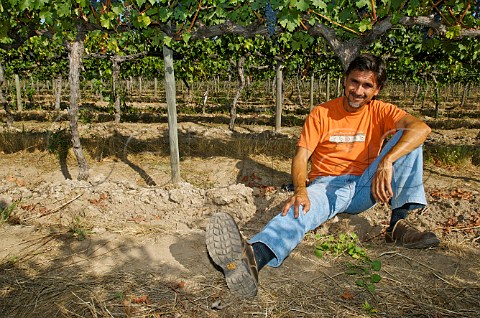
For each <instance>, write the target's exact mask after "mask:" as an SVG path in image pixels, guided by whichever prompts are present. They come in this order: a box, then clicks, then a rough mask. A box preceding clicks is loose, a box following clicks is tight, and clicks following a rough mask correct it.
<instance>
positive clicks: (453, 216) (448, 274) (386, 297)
mask: <svg viewBox="0 0 480 318" xmlns="http://www.w3.org/2000/svg"><path fill="white" fill-rule="evenodd" d="M36 125H37V126H36V127H39V126H38V124H36ZM55 125H56V126H50V127H46V128H45V131H50V133H47V134H46V135H45V136H46V137H45V138H46V139H44V141H45V140H46V141H47V144H48V142H50V141H51V139H52V138H53V137H52V136H53V133H51V132H53V131H58V130H59V129H61V128H65V127H68V126H67V124H66V123H57V124H55ZM16 127H20V128H19V129H18V131H19V132H20V131H21V130H22V129H23V130H25V129H26V130H27V131H28V130H29V129H30V128H29V127H28V126H24V127H23V128H22V126H21V124H18V123H17V124H16ZM270 130H271V128H270V127H265V126H264V127H262V126H246V125H245V126H241V125H239V126H238V128H237V132H236V133H232V132H229V131H228V130H227V129H226V126H225V125H212V124H206V123H192V122H183V123H180V127H179V133H180V140H181V165H180V167H181V174H182V182H181V183H179V184H176V185H172V184H170V182H169V180H170V165H169V158H168V153H167V152H166V151H165V149H168V139H166V138H164V137H165V136H166V134H167V132H166V124H119V125H117V126H114V125H113V124H95V125H93V124H90V125H83V126H82V136H86V137H85V138H87V137H88V136H111V135H115V134H116V135H117V136H118V135H120V136H122V138H119V139H117V141H118V140H120V141H119V142H120V144H121V145H120V146H118V145H112V143H115V142H114V141H110V144H108V142H104V144H103V146H102V147H104V148H102V147H100V146H98V145H97V146H95V147H93V146H92V150H89V151H87V157H88V158H89V169H90V170H89V171H90V178H89V180H88V181H77V180H76V176H77V167H76V162H75V159H74V157H73V154H72V153H71V152H70V153H68V156H67V158H66V162H64V163H63V162H61V160H59V156H58V153H55V152H54V153H50V152H48V151H45V149H43V150H42V149H41V147H39V146H35V147H33V146H32V147H31V148H28V147H26V148H28V149H26V150H22V151H19V152H15V153H3V154H2V155H1V156H0V165H1V167H2V169H1V171H0V205H2V206H1V208H2V210H3V209H5V208H8V207H9V206H12V204H15V208H14V209H13V211H12V214H11V216H10V219H9V220H8V222H5V223H3V224H0V317H368V316H374V317H478V316H479V315H480V314H479V312H480V252H479V246H480V215H479V205H480V204H479V201H480V200H479V198H480V194H479V189H480V187H479V186H480V173H479V172H480V171H479V166H478V165H477V166H475V165H473V164H471V163H466V164H464V165H462V166H455V167H453V166H452V167H447V166H439V165H435V164H434V163H428V164H426V167H425V174H424V177H425V187H426V190H427V193H428V199H429V203H430V204H429V206H428V207H427V208H426V209H423V210H419V211H415V212H413V213H411V214H410V216H409V219H410V220H411V222H412V223H414V224H415V225H416V226H417V227H419V228H422V229H431V230H433V231H434V232H435V233H436V234H437V235H438V236H439V237H440V238H441V240H442V243H441V244H440V246H439V247H437V248H434V249H429V250H407V249H404V248H401V247H396V246H393V245H389V244H386V243H384V241H383V234H384V230H385V228H386V223H387V221H388V207H386V206H377V207H375V208H373V209H371V210H369V211H367V212H364V213H362V214H360V215H357V216H345V215H340V216H338V217H336V218H334V219H332V220H330V221H329V222H327V223H326V224H324V225H323V226H321V227H320V228H318V229H317V230H316V231H315V233H313V232H312V233H311V234H308V235H307V236H306V238H305V240H304V242H303V243H302V244H300V245H299V246H298V248H297V249H295V250H294V252H293V253H292V255H291V256H290V257H289V258H287V260H286V261H285V262H284V264H283V265H282V266H281V267H280V268H276V269H274V268H268V267H267V268H265V269H264V270H262V271H261V273H260V289H259V292H258V295H257V296H256V297H255V298H254V299H247V300H245V299H239V298H237V297H235V296H233V295H231V294H230V293H229V292H228V289H227V287H226V285H225V283H224V281H223V275H222V273H221V272H220V271H218V270H217V269H216V268H215V267H214V266H213V264H212V263H211V261H210V259H209V257H208V254H207V252H206V248H205V237H204V234H205V226H206V224H207V222H208V218H209V216H211V215H212V214H214V213H216V212H219V211H222V212H228V213H231V214H232V215H233V216H234V217H235V218H236V219H237V220H238V222H239V226H240V228H241V230H242V232H243V233H244V235H245V236H247V237H249V236H251V235H252V234H254V233H256V232H257V231H259V230H260V229H261V228H262V226H263V225H264V224H265V223H266V222H267V221H268V220H269V219H270V218H271V217H272V216H273V215H274V214H276V213H277V212H278V211H279V208H280V206H281V205H282V203H283V202H284V200H286V199H287V198H288V197H289V195H290V193H289V192H288V191H286V190H283V189H282V185H284V184H288V183H289V181H290V179H289V166H290V157H291V154H292V152H293V147H294V144H295V141H296V137H297V136H298V133H299V130H298V128H288V129H287V128H286V129H285V130H284V131H282V133H281V134H274V133H272V132H271V131H270ZM3 133H4V134H5V130H4V131H3ZM478 135H479V129H470V130H465V129H450V130H441V129H436V130H434V132H433V133H432V135H431V137H430V139H429V142H430V143H434V142H441V141H442V140H443V141H444V140H448V141H450V142H457V143H464V144H470V145H478V144H479V140H478ZM159 136H160V137H159ZM162 136H163V137H162ZM92 138H93V137H92ZM42 140H43V139H42ZM49 140H50V141H49ZM142 142H144V143H142ZM101 143H102V142H101V141H98V144H101ZM105 144H108V145H105ZM152 144H153V145H152ZM199 145H201V147H200V146H199ZM286 145H289V146H286ZM108 147H114V148H115V147H116V148H117V149H122V151H120V152H119V153H116V154H115V155H114V154H113V152H112V151H110V152H108V151H107V150H108V149H109V148H108ZM275 147H284V149H290V150H282V149H279V150H278V152H277V154H276V155H270V153H272V152H274V151H273V150H275ZM288 147H290V148H288ZM189 149H196V150H195V151H193V150H192V151H189ZM242 149H244V151H242ZM282 153H283V155H281V154H282ZM68 177H70V178H71V179H69V178H68ZM340 233H356V234H357V235H358V236H359V238H360V242H358V243H356V244H357V245H358V246H359V247H361V248H362V249H363V250H364V251H366V253H367V254H368V256H369V257H370V258H371V259H372V260H373V259H375V260H380V261H381V264H382V268H381V270H380V271H379V275H380V276H381V281H380V282H378V283H376V284H375V287H376V288H375V290H374V291H368V290H366V289H365V288H364V287H361V286H358V285H357V284H356V283H355V281H356V280H357V279H358V278H359V275H360V274H356V275H348V264H350V263H355V262H356V261H355V260H354V259H353V258H351V257H350V256H348V255H345V254H340V255H336V254H333V253H327V254H326V255H325V256H324V257H322V258H318V257H316V256H315V253H314V250H315V246H316V245H317V244H318V242H319V238H318V236H316V235H315V234H318V235H328V234H331V235H334V236H337V235H338V234H340Z"/></svg>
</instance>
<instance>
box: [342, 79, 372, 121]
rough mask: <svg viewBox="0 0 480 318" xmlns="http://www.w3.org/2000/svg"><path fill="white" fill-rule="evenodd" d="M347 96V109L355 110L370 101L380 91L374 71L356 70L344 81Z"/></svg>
mask: <svg viewBox="0 0 480 318" xmlns="http://www.w3.org/2000/svg"><path fill="white" fill-rule="evenodd" d="M343 86H344V88H345V97H346V101H347V103H344V106H345V109H346V110H347V111H349V112H355V111H357V110H359V109H361V108H362V107H363V106H364V105H365V104H367V103H368V102H370V101H371V100H372V98H373V97H375V96H377V95H378V93H379V92H380V87H379V86H378V85H377V77H376V76H375V73H373V72H372V71H359V70H354V71H352V72H350V74H348V76H347V77H346V78H345V79H344V81H343Z"/></svg>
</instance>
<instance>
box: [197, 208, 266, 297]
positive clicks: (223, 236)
mask: <svg viewBox="0 0 480 318" xmlns="http://www.w3.org/2000/svg"><path fill="white" fill-rule="evenodd" d="M206 243H207V250H208V254H209V255H210V257H211V258H212V260H213V261H214V262H215V264H217V265H218V266H220V267H221V268H222V270H223V273H224V275H225V281H226V283H227V286H228V288H229V289H230V291H231V292H232V293H234V294H237V295H239V296H242V297H246V298H250V297H254V296H255V295H256V294H257V288H258V282H257V280H256V279H255V277H254V276H253V274H252V273H251V272H250V270H249V268H248V266H247V264H245V262H244V261H243V260H242V256H243V238H242V234H241V233H240V230H239V229H238V226H237V224H236V223H235V220H234V219H233V218H232V217H231V216H230V215H229V214H226V213H217V214H215V215H213V216H212V217H211V218H210V221H209V223H208V225H207V232H206Z"/></svg>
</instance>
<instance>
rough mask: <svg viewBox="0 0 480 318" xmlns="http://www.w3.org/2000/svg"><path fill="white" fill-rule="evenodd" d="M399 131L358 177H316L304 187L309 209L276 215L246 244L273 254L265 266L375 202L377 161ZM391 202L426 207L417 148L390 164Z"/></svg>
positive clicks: (273, 264)
mask: <svg viewBox="0 0 480 318" xmlns="http://www.w3.org/2000/svg"><path fill="white" fill-rule="evenodd" d="M401 135H402V132H401V131H399V132H397V133H396V134H395V135H394V136H393V137H392V138H391V139H390V140H389V141H388V143H387V144H386V145H385V147H383V149H382V151H381V152H380V155H379V156H378V158H376V160H375V161H374V162H373V163H372V164H371V165H370V166H369V167H368V168H367V169H366V170H365V171H364V173H363V174H362V175H361V176H356V175H342V176H327V177H318V178H315V179H314V180H313V181H312V183H311V184H310V185H309V186H308V187H307V191H308V197H309V199H310V210H309V211H308V213H306V214H304V213H303V211H302V207H300V210H299V217H298V218H295V217H294V215H293V206H292V207H291V208H290V210H289V211H288V214H287V215H286V216H282V215H281V213H280V214H278V215H276V216H275V217H274V218H273V219H272V220H270V222H268V224H267V225H266V226H265V227H264V228H263V229H262V231H261V232H259V233H258V234H256V235H255V236H254V237H252V238H251V239H250V240H249V242H250V243H252V244H253V243H256V242H261V243H263V244H265V245H267V246H268V247H269V248H270V249H271V250H272V252H273V253H274V254H275V258H273V259H272V260H271V261H270V262H269V263H268V265H269V266H273V267H278V266H280V265H281V264H282V262H283V260H284V259H285V258H286V257H287V256H288V255H289V254H290V253H291V252H292V250H293V249H294V248H295V247H296V246H297V245H298V244H299V243H300V242H301V241H302V240H303V237H304V236H305V234H306V233H307V232H308V231H311V230H313V229H315V228H317V227H318V226H320V225H321V224H323V223H324V222H326V221H327V220H329V219H331V218H333V217H334V216H335V215H337V214H338V213H343V212H345V213H350V214H358V213H360V212H363V211H366V210H368V209H370V208H372V207H373V206H375V204H376V202H375V200H374V199H373V196H372V193H371V190H370V187H371V183H372V178H373V176H374V175H375V172H376V170H377V166H378V163H379V161H380V159H381V158H382V157H383V156H384V155H385V154H386V153H387V152H388V151H389V150H390V149H391V148H392V147H393V146H394V145H395V144H396V143H397V142H398V140H399V138H400V137H401ZM393 171H394V172H393V180H392V190H393V197H392V199H391V204H392V209H395V208H399V207H401V206H403V205H404V204H406V203H410V209H417V208H421V207H424V206H425V205H426V204H427V201H426V198H425V190H424V188H423V180H422V175H423V154H422V147H418V148H417V149H415V150H413V151H412V152H410V153H409V154H407V155H405V156H403V157H401V158H400V159H398V160H397V161H395V163H394V164H393Z"/></svg>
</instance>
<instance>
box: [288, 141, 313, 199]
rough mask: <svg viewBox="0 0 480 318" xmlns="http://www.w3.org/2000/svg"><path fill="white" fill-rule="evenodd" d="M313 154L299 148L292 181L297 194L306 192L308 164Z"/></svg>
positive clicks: (294, 161)
mask: <svg viewBox="0 0 480 318" xmlns="http://www.w3.org/2000/svg"><path fill="white" fill-rule="evenodd" d="M310 155H311V153H310V152H309V151H308V150H307V149H305V148H301V147H298V148H297V151H296V152H295V156H294V157H293V160H292V181H293V186H294V189H295V193H298V192H301V191H304V190H305V188H306V182H307V162H308V158H309V157H310Z"/></svg>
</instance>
